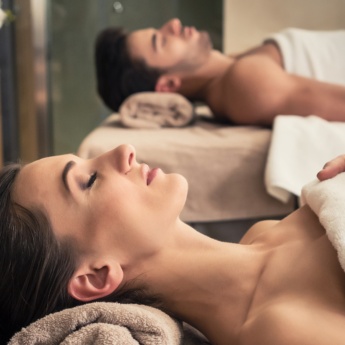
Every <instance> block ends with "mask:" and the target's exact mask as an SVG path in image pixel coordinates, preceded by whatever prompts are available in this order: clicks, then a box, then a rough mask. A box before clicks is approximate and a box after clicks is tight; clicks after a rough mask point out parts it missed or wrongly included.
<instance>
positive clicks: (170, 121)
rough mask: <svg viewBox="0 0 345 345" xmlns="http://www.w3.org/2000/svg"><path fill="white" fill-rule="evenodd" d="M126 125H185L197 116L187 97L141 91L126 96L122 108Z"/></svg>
mask: <svg viewBox="0 0 345 345" xmlns="http://www.w3.org/2000/svg"><path fill="white" fill-rule="evenodd" d="M119 113H120V119H121V122H122V124H123V125H124V126H126V127H132V128H161V127H184V126H187V125H188V124H190V123H191V122H192V121H193V120H194V117H195V114H194V108H193V105H192V103H191V102H189V101H188V100H187V98H185V97H183V96H182V95H180V94H178V93H170V92H139V93H136V94H133V95H131V96H129V97H128V98H126V99H125V100H124V102H123V103H122V105H121V107H120V109H119Z"/></svg>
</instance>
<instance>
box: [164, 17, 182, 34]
mask: <svg viewBox="0 0 345 345" xmlns="http://www.w3.org/2000/svg"><path fill="white" fill-rule="evenodd" d="M181 28H182V24H181V21H180V19H178V18H173V19H170V20H169V21H168V22H166V23H165V24H164V25H163V26H162V27H161V31H163V32H165V33H169V34H172V35H180V34H181Z"/></svg>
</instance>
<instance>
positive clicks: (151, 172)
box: [146, 168, 159, 186]
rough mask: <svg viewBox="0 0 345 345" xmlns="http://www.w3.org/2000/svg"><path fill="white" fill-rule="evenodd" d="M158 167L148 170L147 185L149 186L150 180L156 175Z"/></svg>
mask: <svg viewBox="0 0 345 345" xmlns="http://www.w3.org/2000/svg"><path fill="white" fill-rule="evenodd" d="M158 170H159V168H154V169H152V170H150V171H149V172H148V174H147V181H146V183H147V185H148V186H149V185H150V183H151V182H152V180H153V179H154V178H155V177H156V175H157V173H158Z"/></svg>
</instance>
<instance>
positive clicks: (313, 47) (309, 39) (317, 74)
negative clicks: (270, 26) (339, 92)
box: [265, 28, 345, 85]
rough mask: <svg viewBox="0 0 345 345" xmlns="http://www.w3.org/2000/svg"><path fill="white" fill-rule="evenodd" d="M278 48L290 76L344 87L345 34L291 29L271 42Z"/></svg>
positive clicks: (280, 33)
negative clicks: (291, 74)
mask: <svg viewBox="0 0 345 345" xmlns="http://www.w3.org/2000/svg"><path fill="white" fill-rule="evenodd" d="M271 40H273V41H274V42H276V44H277V45H278V47H279V49H280V51H281V53H282V56H283V63H284V68H285V70H286V71H287V72H289V73H293V74H297V75H300V76H304V77H309V78H313V79H317V80H320V81H325V82H329V83H334V84H342V85H345V30H337V31H308V30H303V29H295V28H289V29H286V30H283V31H281V32H278V33H276V34H274V35H272V36H271V37H270V38H269V39H267V40H265V41H266V42H267V41H271Z"/></svg>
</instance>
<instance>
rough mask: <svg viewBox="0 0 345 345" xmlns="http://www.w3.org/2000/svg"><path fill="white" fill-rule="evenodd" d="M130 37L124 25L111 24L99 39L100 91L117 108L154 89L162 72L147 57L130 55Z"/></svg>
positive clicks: (96, 57)
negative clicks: (122, 26)
mask: <svg viewBox="0 0 345 345" xmlns="http://www.w3.org/2000/svg"><path fill="white" fill-rule="evenodd" d="M127 37H128V36H127V34H126V33H125V32H124V30H123V29H122V28H107V29H105V30H103V31H101V32H100V33H99V35H98V37H97V39H96V45H95V63H96V77H97V91H98V94H99V95H100V97H101V98H102V100H103V101H104V103H105V104H106V105H107V106H108V107H109V108H110V109H112V110H113V111H118V109H119V107H120V105H121V103H122V102H123V101H124V100H125V99H126V98H127V97H128V96H130V95H132V94H134V93H137V92H142V91H154V89H155V85H156V81H157V79H158V77H159V76H160V75H161V73H162V71H160V70H158V69H153V68H149V67H148V66H147V65H146V64H145V63H144V61H133V60H132V59H131V58H130V56H129V53H128V48H127Z"/></svg>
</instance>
